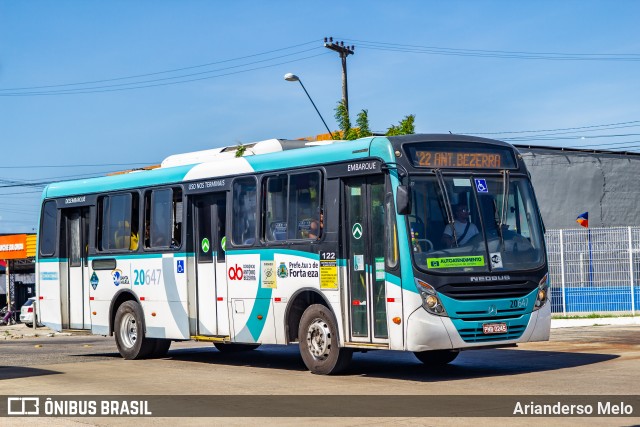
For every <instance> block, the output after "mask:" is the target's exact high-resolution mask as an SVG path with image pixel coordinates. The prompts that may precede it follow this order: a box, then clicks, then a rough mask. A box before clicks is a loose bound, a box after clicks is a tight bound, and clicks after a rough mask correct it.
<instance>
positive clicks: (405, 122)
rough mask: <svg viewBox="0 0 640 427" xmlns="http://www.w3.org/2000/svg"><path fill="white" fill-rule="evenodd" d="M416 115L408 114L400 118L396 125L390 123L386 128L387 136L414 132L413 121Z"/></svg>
mask: <svg viewBox="0 0 640 427" xmlns="http://www.w3.org/2000/svg"><path fill="white" fill-rule="evenodd" d="M415 119H416V116H415V115H413V114H409V115H408V116H406V117H405V118H404V119H402V120H400V123H398V125H397V126H396V125H391V126H390V127H389V129H387V133H386V134H385V135H387V136H396V135H410V134H413V133H416V129H415V125H414V122H415Z"/></svg>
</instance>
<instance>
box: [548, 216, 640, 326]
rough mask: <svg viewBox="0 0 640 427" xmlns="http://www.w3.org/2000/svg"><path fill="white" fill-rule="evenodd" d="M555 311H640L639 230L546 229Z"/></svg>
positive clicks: (632, 312)
mask: <svg viewBox="0 0 640 427" xmlns="http://www.w3.org/2000/svg"><path fill="white" fill-rule="evenodd" d="M545 239H546V242H547V253H548V256H549V258H548V259H549V278H550V281H551V311H552V312H553V313H562V314H565V315H567V314H575V313H585V312H587V313H621V312H625V313H629V314H634V315H635V314H636V312H637V311H638V310H639V309H640V286H638V284H639V283H640V282H639V280H640V227H614V228H589V229H586V228H585V229H567V230H547V233H546V235H545Z"/></svg>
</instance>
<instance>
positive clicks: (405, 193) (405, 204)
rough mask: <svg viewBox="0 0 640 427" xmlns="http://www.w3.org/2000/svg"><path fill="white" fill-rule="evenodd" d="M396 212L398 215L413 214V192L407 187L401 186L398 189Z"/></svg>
mask: <svg viewBox="0 0 640 427" xmlns="http://www.w3.org/2000/svg"><path fill="white" fill-rule="evenodd" d="M396 211H397V212H398V215H409V214H410V213H411V192H410V191H409V188H407V186H406V185H399V186H398V188H397V189H396Z"/></svg>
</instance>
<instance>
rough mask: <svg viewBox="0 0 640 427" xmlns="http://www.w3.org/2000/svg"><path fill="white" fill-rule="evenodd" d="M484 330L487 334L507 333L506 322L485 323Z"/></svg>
mask: <svg viewBox="0 0 640 427" xmlns="http://www.w3.org/2000/svg"><path fill="white" fill-rule="evenodd" d="M482 332H483V333H485V334H506V333H507V324H506V323H485V324H483V325H482Z"/></svg>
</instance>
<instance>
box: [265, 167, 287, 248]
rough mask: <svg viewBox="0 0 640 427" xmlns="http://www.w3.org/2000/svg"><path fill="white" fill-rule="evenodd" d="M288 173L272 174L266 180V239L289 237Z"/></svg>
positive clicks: (274, 239) (273, 239)
mask: <svg viewBox="0 0 640 427" xmlns="http://www.w3.org/2000/svg"><path fill="white" fill-rule="evenodd" d="M288 186H289V183H288V176H287V175H278V176H271V177H269V178H267V180H266V187H267V188H266V192H265V193H266V197H265V220H266V226H265V230H266V240H268V241H278V240H286V239H287V188H288Z"/></svg>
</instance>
